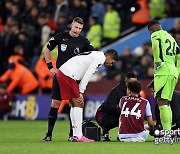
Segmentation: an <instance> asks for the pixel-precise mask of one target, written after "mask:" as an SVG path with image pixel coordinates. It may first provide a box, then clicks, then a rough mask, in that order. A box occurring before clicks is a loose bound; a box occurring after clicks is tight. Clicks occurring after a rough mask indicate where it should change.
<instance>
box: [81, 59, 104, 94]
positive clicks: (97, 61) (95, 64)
mask: <svg viewBox="0 0 180 154" xmlns="http://www.w3.org/2000/svg"><path fill="white" fill-rule="evenodd" d="M103 63H104V60H101V59H99V58H98V57H96V58H95V60H94V61H93V62H92V63H91V65H90V66H89V68H88V69H87V71H86V73H85V74H84V76H83V78H82V80H81V82H80V84H79V90H80V93H84V91H85V90H86V86H87V84H88V82H89V80H90V78H91V77H92V75H93V73H95V72H96V71H97V69H98V68H99V66H100V65H102V64H103Z"/></svg>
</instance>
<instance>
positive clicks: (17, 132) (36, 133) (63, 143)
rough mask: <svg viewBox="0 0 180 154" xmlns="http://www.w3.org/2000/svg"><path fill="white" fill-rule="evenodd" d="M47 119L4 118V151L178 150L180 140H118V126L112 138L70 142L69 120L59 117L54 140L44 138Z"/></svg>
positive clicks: (104, 153) (99, 153)
mask: <svg viewBox="0 0 180 154" xmlns="http://www.w3.org/2000/svg"><path fill="white" fill-rule="evenodd" d="M46 128H47V121H0V154H26V153H30V154H41V153H42V154H46V153H49V154H116V153H117V154H133V153H135V154H142V153H146V154H148V153H152V154H156V153H158V154H161V153H162V154H166V153H167V154H170V153H171V154H178V153H179V151H180V144H178V143H176V144H173V145H169V144H161V145H155V144H154V143H153V142H152V140H153V138H152V137H150V136H149V137H148V141H147V142H145V143H122V142H117V141H116V135H117V129H113V130H112V131H111V132H110V133H111V139H112V141H111V142H102V141H101V142H95V143H75V142H68V141H67V139H68V131H69V122H68V121H57V123H56V126H55V129H54V134H53V141H52V142H48V143H46V142H41V141H40V140H41V138H43V137H44V135H45V132H46Z"/></svg>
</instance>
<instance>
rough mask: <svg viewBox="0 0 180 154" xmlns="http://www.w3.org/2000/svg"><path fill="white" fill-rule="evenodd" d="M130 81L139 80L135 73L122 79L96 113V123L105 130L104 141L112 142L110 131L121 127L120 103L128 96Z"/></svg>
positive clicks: (128, 74)
mask: <svg viewBox="0 0 180 154" xmlns="http://www.w3.org/2000/svg"><path fill="white" fill-rule="evenodd" d="M130 80H137V76H136V74H135V73H133V72H130V73H127V75H126V77H122V79H121V80H120V81H119V83H118V85H117V86H116V87H114V88H112V89H111V91H110V92H109V94H108V97H107V99H106V100H105V101H104V102H103V103H102V104H101V106H100V107H99V108H98V110H97V112H96V121H97V123H98V124H99V125H100V126H101V128H102V129H103V135H102V139H103V141H110V139H109V131H110V130H111V129H113V128H115V127H118V125H119V115H120V112H119V101H120V99H121V98H122V97H123V96H126V92H127V87H126V85H127V82H129V81H130Z"/></svg>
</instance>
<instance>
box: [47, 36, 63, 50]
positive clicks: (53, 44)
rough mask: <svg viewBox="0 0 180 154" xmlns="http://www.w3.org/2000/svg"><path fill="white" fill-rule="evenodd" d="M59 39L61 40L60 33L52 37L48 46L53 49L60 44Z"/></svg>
mask: <svg viewBox="0 0 180 154" xmlns="http://www.w3.org/2000/svg"><path fill="white" fill-rule="evenodd" d="M58 40H60V34H58V35H56V36H55V37H51V39H50V40H49V41H48V43H47V45H46V47H47V48H48V49H49V50H50V51H52V50H53V49H54V48H55V47H56V46H57V45H58V42H59V41H58Z"/></svg>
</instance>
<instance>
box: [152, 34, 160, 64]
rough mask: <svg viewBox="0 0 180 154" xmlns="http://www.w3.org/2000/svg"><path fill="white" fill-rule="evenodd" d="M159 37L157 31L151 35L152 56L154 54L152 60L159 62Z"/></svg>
mask: <svg viewBox="0 0 180 154" xmlns="http://www.w3.org/2000/svg"><path fill="white" fill-rule="evenodd" d="M160 41H161V40H160V38H159V36H158V34H157V33H153V34H152V35H151V42H152V50H153V56H154V61H155V62H160V61H161V60H160V59H159V52H160V49H159V44H160Z"/></svg>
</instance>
